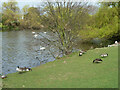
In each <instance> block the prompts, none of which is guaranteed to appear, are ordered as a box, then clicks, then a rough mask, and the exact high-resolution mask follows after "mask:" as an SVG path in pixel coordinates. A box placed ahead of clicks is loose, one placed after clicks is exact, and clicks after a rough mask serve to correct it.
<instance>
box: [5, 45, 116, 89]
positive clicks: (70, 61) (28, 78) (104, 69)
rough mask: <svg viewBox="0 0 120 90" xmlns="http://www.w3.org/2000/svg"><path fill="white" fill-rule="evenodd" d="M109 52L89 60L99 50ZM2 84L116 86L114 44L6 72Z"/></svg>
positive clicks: (13, 86)
mask: <svg viewBox="0 0 120 90" xmlns="http://www.w3.org/2000/svg"><path fill="white" fill-rule="evenodd" d="M106 52H107V53H108V54H109V56H108V57H106V58H104V59H103V62H102V63H99V64H93V63H92V61H93V59H95V58H98V57H99V55H100V54H101V53H106ZM3 86H4V87H5V88H6V87H7V88H117V87H118V47H109V48H103V49H102V48H101V49H94V50H89V51H88V52H87V53H86V54H84V55H83V56H81V57H79V56H78V53H73V54H71V55H69V56H66V57H63V58H61V59H59V60H56V61H53V62H49V63H46V64H44V65H41V66H38V67H35V68H33V71H31V72H26V73H23V74H18V73H12V74H8V78H6V79H4V80H3Z"/></svg>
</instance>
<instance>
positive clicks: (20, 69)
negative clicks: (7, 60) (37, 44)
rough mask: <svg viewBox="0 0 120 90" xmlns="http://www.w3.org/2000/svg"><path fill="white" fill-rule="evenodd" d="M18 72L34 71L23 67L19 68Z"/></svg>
mask: <svg viewBox="0 0 120 90" xmlns="http://www.w3.org/2000/svg"><path fill="white" fill-rule="evenodd" d="M16 71H18V72H24V71H32V69H31V68H27V67H24V68H22V67H19V66H17V68H16Z"/></svg>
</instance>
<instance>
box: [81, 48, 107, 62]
mask: <svg viewBox="0 0 120 90" xmlns="http://www.w3.org/2000/svg"><path fill="white" fill-rule="evenodd" d="M85 53H86V51H83V50H80V52H79V56H82V55H83V54H85ZM107 56H108V53H104V54H100V57H101V58H104V57H107ZM102 61H103V60H102V59H100V58H96V59H95V60H93V63H100V62H102Z"/></svg>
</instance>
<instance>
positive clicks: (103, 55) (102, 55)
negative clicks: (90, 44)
mask: <svg viewBox="0 0 120 90" xmlns="http://www.w3.org/2000/svg"><path fill="white" fill-rule="evenodd" d="M100 56H101V57H102V58H104V57H107V56H108V54H107V53H105V54H101V55H100Z"/></svg>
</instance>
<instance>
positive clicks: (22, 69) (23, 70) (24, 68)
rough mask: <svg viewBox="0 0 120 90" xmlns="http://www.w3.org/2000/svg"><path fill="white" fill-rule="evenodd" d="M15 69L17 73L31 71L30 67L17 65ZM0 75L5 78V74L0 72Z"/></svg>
mask: <svg viewBox="0 0 120 90" xmlns="http://www.w3.org/2000/svg"><path fill="white" fill-rule="evenodd" d="M16 71H18V72H19V74H20V73H23V72H28V71H32V69H31V68H29V67H19V66H17V68H16ZM0 77H1V78H2V79H5V78H7V76H6V75H2V74H0Z"/></svg>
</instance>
